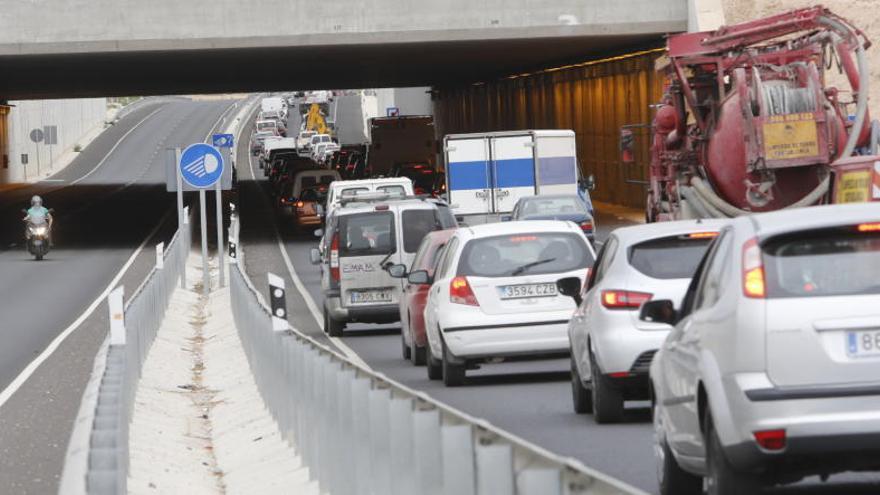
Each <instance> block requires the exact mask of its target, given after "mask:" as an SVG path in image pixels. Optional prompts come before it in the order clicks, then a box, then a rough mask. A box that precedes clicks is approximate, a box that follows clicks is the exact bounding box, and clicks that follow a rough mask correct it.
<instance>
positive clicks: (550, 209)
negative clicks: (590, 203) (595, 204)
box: [521, 196, 587, 218]
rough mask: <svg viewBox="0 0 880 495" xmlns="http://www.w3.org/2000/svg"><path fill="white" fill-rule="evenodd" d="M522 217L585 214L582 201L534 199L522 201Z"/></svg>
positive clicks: (562, 198)
mask: <svg viewBox="0 0 880 495" xmlns="http://www.w3.org/2000/svg"><path fill="white" fill-rule="evenodd" d="M521 211H522V215H521V216H522V217H523V218H529V217H540V216H548V215H560V214H561V215H577V214H585V213H586V212H587V209H586V207H585V206H584V203H583V201H581V200H580V199H579V198H577V197H575V196H571V197H555V198H553V197H547V198H542V197H534V198H529V199H527V200H524V201H523V205H522V210H521Z"/></svg>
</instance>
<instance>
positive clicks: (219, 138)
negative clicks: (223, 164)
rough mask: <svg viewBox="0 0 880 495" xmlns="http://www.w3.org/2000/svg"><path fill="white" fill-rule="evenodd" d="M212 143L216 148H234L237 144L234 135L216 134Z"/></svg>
mask: <svg viewBox="0 0 880 495" xmlns="http://www.w3.org/2000/svg"><path fill="white" fill-rule="evenodd" d="M211 141H212V142H213V144H214V147H215V148H232V146H233V145H234V144H235V138H234V137H233V136H232V134H214V135H213V136H212V137H211Z"/></svg>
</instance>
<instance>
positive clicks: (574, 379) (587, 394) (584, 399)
mask: <svg viewBox="0 0 880 495" xmlns="http://www.w3.org/2000/svg"><path fill="white" fill-rule="evenodd" d="M571 399H572V403H573V404H574V412H576V413H577V414H587V413H589V412H592V411H593V395H592V392H591V391H590V389H588V388H587V387H585V386H584V381H583V380H582V379H581V374H580V373H578V370H577V365H576V364H575V362H574V357H572V358H571Z"/></svg>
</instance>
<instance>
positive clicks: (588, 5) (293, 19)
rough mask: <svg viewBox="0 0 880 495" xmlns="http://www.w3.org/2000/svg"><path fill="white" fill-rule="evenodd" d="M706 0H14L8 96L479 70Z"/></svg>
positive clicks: (625, 42) (324, 83) (595, 44)
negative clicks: (426, 0)
mask: <svg viewBox="0 0 880 495" xmlns="http://www.w3.org/2000/svg"><path fill="white" fill-rule="evenodd" d="M695 1H698V0H556V1H553V2H547V1H540V0H441V1H436V2H424V1H419V0H338V1H330V2H313V1H309V0H211V1H208V0H188V1H185V2H181V1H179V0H153V1H150V2H143V1H140V0H29V1H21V0H2V1H0V8H2V12H3V15H2V16H0V73H2V74H3V77H2V78H0V98H5V99H22V98H56V97H61V96H66V97H72V96H111V95H124V94H169V93H178V94H180V93H209V92H230V91H243V90H255V89H259V90H273V89H296V88H303V89H307V88H343V87H388V86H427V85H449V84H457V83H470V82H476V81H481V80H484V79H487V78H492V77H497V76H499V75H506V74H510V73H515V72H517V71H525V70H530V69H534V68H539V67H548V66H552V65H554V64H565V63H569V62H572V61H578V60H583V59H586V58H590V57H598V56H604V55H605V54H613V53H619V52H623V51H631V50H634V49H638V48H643V47H646V46H657V44H659V43H660V41H661V40H662V36H663V35H664V34H666V33H670V32H677V31H684V30H686V29H687V28H688V23H689V17H693V13H695V12H697V9H695V8H694V6H693V5H689V4H693V2H695Z"/></svg>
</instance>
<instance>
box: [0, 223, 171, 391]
mask: <svg viewBox="0 0 880 495" xmlns="http://www.w3.org/2000/svg"><path fill="white" fill-rule="evenodd" d="M170 211H171V210H168V212H166V213H165V215H163V216H162V218H161V219H160V220H159V223H157V224H156V226H155V227H153V230H151V231H150V233H149V234H147V237H145V238H144V240H143V241H142V242H141V244H140V246H138V248H137V249H136V250H135V251H134V253H132V255H131V256H130V257H129V258H128V261H126V262H125V265H123V266H122V268H121V269H120V270H119V272H118V273H117V274H116V276H115V277H113V280H112V281H110V284H109V285H108V286H107V288H106V289H104V292H102V293H101V295H100V296H98V298H97V299H95V301H94V302H92V304H91V305H89V307H88V308H87V309H86V310H85V312H83V314H81V315H80V316H79V318H77V319H76V320H75V321H74V322H73V323H71V324H70V325H69V326H68V327H67V328H65V329H64V331H63V332H61V334H59V335H58V336H57V337H55V340H53V341H52V343H50V344H49V346H48V347H46V349H44V350H43V352H42V353H40V355H39V356H37V357H36V359H34V360H33V361H31V362H30V364H28V365H27V366H26V367H25V368H24V369H23V370H22V371H21V373H19V374H18V376H16V377H15V379H14V380H12V382H11V383H10V384H9V385H7V386H6V388H5V389H3V392H0V408H2V407H3V405H4V404H6V401H8V400H9V399H10V397H12V395H13V394H15V392H17V391H18V389H19V388H21V386H22V385H24V383H25V382H26V381H27V380H28V379H29V378H30V377H31V375H33V374H34V372H36V371H37V368H39V367H40V365H41V364H43V362H44V361H45V360H47V359H49V357H50V356H52V354H53V353H54V352H55V351H56V350H58V347H59V346H61V344H62V343H63V342H64V340H65V339H67V337H68V336H69V335H70V334H71V333H73V331H74V330H76V329H77V328H78V327H79V326H80V325H82V323H83V322H84V321H86V319H87V318H88V317H89V316H91V315H92V313H93V312H94V311H95V309H96V308H97V307H98V306H99V305H100V304H101V303H102V302H103V301H104V299H106V298H107V295H108V294H110V291H112V290H113V289H114V288H115V287H116V284H118V283H119V281H120V280H121V279H122V277H123V276H124V275H125V272H127V271H128V269H129V267H131V265H132V264H133V263H134V261H135V260H136V259H137V257H138V255H139V254H140V253H141V251H143V249H144V246H146V245H147V242H149V241H150V239H151V238H152V237H153V236H154V235H155V234H156V232H158V231H159V227H161V226H162V224H163V223H164V222H165V219H166V218H168V213H170Z"/></svg>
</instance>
